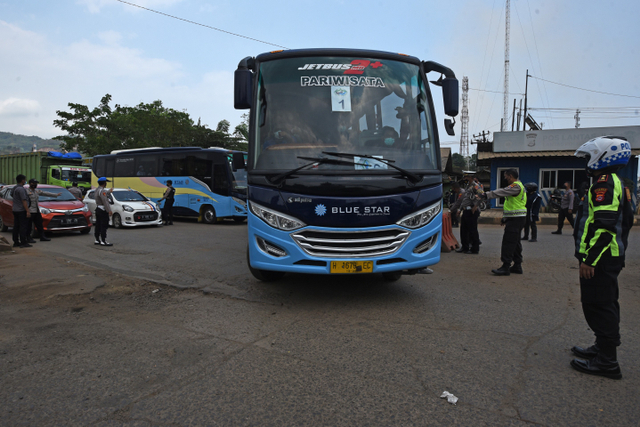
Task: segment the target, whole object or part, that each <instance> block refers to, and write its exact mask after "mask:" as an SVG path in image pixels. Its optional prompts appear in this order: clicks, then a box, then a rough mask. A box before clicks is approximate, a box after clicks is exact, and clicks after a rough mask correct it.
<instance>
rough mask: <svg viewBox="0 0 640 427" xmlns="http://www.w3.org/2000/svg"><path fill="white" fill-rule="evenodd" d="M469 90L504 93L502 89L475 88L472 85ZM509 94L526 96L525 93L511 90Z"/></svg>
mask: <svg viewBox="0 0 640 427" xmlns="http://www.w3.org/2000/svg"><path fill="white" fill-rule="evenodd" d="M469 90H477V91H478V92H489V93H504V91H502V90H486V89H474V88H472V87H470V88H469ZM509 95H522V96H524V93H518V92H509Z"/></svg>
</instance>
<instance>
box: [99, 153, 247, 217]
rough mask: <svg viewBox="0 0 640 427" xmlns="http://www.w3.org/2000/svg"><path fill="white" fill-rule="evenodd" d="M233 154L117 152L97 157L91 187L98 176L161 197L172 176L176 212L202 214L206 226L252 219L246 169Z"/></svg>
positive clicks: (115, 184) (196, 215) (115, 185)
mask: <svg viewBox="0 0 640 427" xmlns="http://www.w3.org/2000/svg"><path fill="white" fill-rule="evenodd" d="M234 155H235V156H236V157H238V158H239V159H242V158H244V156H245V155H246V153H243V152H240V151H231V150H226V149H221V148H209V149H207V148H200V147H168V148H144V149H133V150H117V151H113V152H112V153H111V154H106V155H98V156H94V157H93V163H92V166H91V170H92V172H93V174H92V185H93V186H97V180H98V178H99V177H102V176H104V177H107V178H108V179H109V180H111V183H109V186H112V187H114V188H127V187H129V188H133V189H135V190H137V191H139V192H140V193H142V194H144V195H145V196H147V197H148V198H150V199H152V200H155V201H157V200H158V199H160V198H161V197H162V195H163V194H164V191H165V190H166V188H167V187H166V183H167V180H171V181H173V187H174V188H175V189H176V194H175V202H174V205H173V214H174V215H175V216H185V217H198V219H199V221H201V222H205V223H207V224H212V223H215V222H217V221H219V220H222V219H233V220H235V221H238V222H242V221H245V220H246V218H247V203H246V200H247V171H246V169H244V168H242V169H235V168H234V167H233V157H234Z"/></svg>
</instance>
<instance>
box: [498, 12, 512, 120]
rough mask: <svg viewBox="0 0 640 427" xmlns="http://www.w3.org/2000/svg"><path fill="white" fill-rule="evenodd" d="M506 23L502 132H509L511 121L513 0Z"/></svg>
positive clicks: (507, 13) (506, 15)
mask: <svg viewBox="0 0 640 427" xmlns="http://www.w3.org/2000/svg"><path fill="white" fill-rule="evenodd" d="M504 23H505V32H504V98H503V102H502V104H503V106H502V107H503V111H502V126H501V128H500V130H501V131H502V132H505V131H506V130H507V126H508V125H507V123H508V120H509V31H510V27H511V0H507V5H506V7H505V18H504Z"/></svg>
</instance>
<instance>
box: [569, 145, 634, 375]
mask: <svg viewBox="0 0 640 427" xmlns="http://www.w3.org/2000/svg"><path fill="white" fill-rule="evenodd" d="M575 156H576V157H585V158H587V168H586V169H587V175H589V176H591V177H593V180H594V183H593V185H592V186H591V188H590V189H589V191H588V193H586V194H585V197H584V199H583V200H582V203H581V205H580V207H579V208H578V216H577V218H576V222H575V227H574V233H573V235H574V237H575V243H576V252H575V253H576V257H577V258H578V261H579V263H580V299H581V302H582V312H583V313H584V317H585V320H586V321H587V324H588V325H589V327H590V328H591V330H592V331H593V333H594V334H595V336H596V342H595V344H594V345H592V346H590V347H586V348H583V347H578V346H576V347H573V348H572V349H571V352H572V353H573V354H575V355H576V356H578V357H579V358H580V359H584V360H580V359H574V360H572V361H571V366H572V367H573V368H574V369H576V370H577V371H580V372H583V373H585V374H590V375H599V376H602V377H606V378H611V379H616V380H619V379H621V378H622V373H621V372H620V366H619V365H618V357H617V347H618V346H619V345H620V304H619V303H618V292H619V291H618V274H620V271H621V270H622V268H623V267H624V258H625V252H626V250H627V243H628V236H629V230H630V229H631V227H632V226H633V209H632V207H631V193H630V191H629V189H628V188H625V186H624V184H623V183H622V182H621V181H620V178H619V177H618V176H617V175H616V174H615V172H617V171H618V170H620V169H622V168H623V167H624V166H626V164H627V163H628V162H629V159H630V157H631V146H630V144H629V143H628V142H627V140H626V139H624V138H622V137H613V136H601V137H598V138H594V139H592V140H590V141H588V142H586V143H585V144H583V145H582V146H581V147H580V148H578V150H577V151H576V152H575Z"/></svg>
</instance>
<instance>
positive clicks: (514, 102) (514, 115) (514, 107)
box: [511, 98, 516, 132]
mask: <svg viewBox="0 0 640 427" xmlns="http://www.w3.org/2000/svg"><path fill="white" fill-rule="evenodd" d="M515 123H516V99H515V98H513V114H512V115H511V132H513V127H514V126H515Z"/></svg>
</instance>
